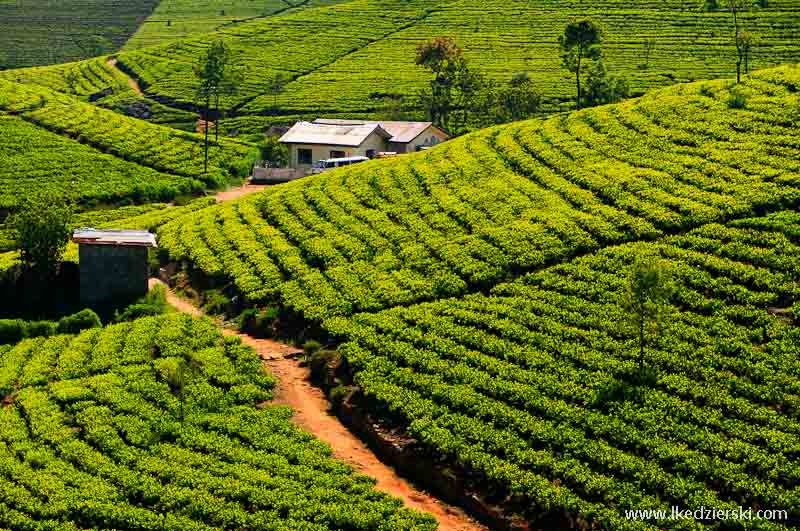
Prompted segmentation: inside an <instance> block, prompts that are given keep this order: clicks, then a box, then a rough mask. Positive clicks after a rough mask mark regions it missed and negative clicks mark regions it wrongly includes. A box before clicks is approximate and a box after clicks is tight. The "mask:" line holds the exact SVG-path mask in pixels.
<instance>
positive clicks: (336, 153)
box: [330, 151, 347, 159]
mask: <svg viewBox="0 0 800 531" xmlns="http://www.w3.org/2000/svg"><path fill="white" fill-rule="evenodd" d="M346 156H347V154H346V153H345V152H344V151H331V157H330V158H332V159H343V158H345V157H346Z"/></svg>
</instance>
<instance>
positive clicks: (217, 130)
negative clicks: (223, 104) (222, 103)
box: [214, 94, 219, 143]
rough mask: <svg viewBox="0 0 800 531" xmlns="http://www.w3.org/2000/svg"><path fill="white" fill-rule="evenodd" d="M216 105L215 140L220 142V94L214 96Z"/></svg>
mask: <svg viewBox="0 0 800 531" xmlns="http://www.w3.org/2000/svg"><path fill="white" fill-rule="evenodd" d="M214 107H216V111H217V112H216V114H215V116H214V142H217V143H219V94H217V95H215V97H214Z"/></svg>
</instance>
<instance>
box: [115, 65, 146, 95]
mask: <svg viewBox="0 0 800 531" xmlns="http://www.w3.org/2000/svg"><path fill="white" fill-rule="evenodd" d="M106 64H107V65H108V66H110V67H111V68H116V69H117V70H119V68H117V60H116V59H109V60H108V61H106ZM119 72H120V73H121V74H122V75H123V76H125V77H126V78H127V79H128V86H129V87H130V88H132V89H133V91H134V92H135V93H136V95H137V96H139V97H140V98H144V92H142V87H140V86H139V83H137V82H136V80H135V79H133V78H132V77H130V76H128V74H126V73H125V72H123V71H122V70H119Z"/></svg>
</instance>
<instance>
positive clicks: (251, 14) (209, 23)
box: [123, 0, 343, 50]
mask: <svg viewBox="0 0 800 531" xmlns="http://www.w3.org/2000/svg"><path fill="white" fill-rule="evenodd" d="M341 1H343V0H261V1H253V0H161V1H160V2H159V3H158V6H156V8H155V10H153V13H152V14H151V15H150V16H149V17H148V18H147V20H145V21H144V22H143V23H142V25H141V26H139V29H138V30H137V31H136V33H135V34H134V35H133V36H132V37H131V38H130V39H128V42H126V43H125V46H124V48H123V49H124V50H136V49H138V48H143V47H147V46H153V45H155V44H162V43H164V42H168V41H172V40H176V39H179V38H183V37H186V36H189V35H192V34H198V33H209V32H212V31H214V30H217V29H219V28H220V27H222V26H231V25H233V24H236V23H239V22H242V21H246V20H251V19H255V18H263V17H268V16H271V15H275V14H277V13H282V12H284V11H288V10H290V9H302V8H305V7H311V6H318V5H326V4H333V3H336V2H341Z"/></svg>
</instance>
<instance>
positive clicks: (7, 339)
mask: <svg viewBox="0 0 800 531" xmlns="http://www.w3.org/2000/svg"><path fill="white" fill-rule="evenodd" d="M25 329H26V327H25V321H21V320H19V319H0V345H6V344H9V343H18V342H19V341H22V340H23V339H24V338H25Z"/></svg>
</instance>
